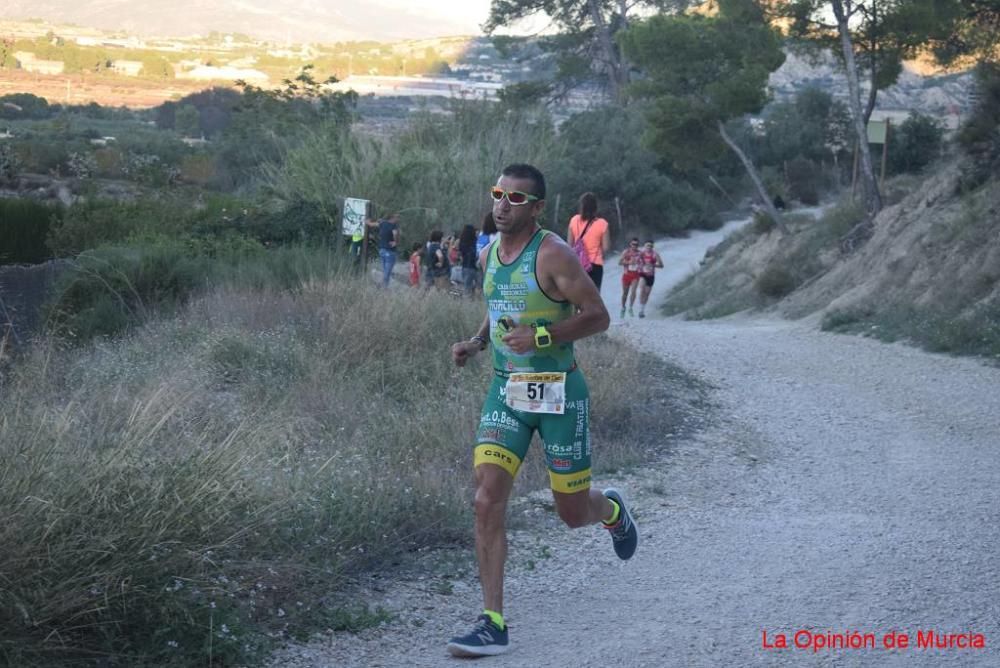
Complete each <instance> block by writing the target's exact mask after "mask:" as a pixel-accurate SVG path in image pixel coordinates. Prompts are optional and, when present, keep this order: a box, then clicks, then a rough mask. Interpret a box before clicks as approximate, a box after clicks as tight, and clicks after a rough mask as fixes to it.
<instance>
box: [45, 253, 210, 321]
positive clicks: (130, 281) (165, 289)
mask: <svg viewBox="0 0 1000 668" xmlns="http://www.w3.org/2000/svg"><path fill="white" fill-rule="evenodd" d="M213 271H214V268H213V267H212V266H211V264H210V262H209V260H208V258H205V257H199V256H192V255H191V254H190V253H189V252H188V249H187V248H186V247H185V246H184V245H182V244H180V243H177V242H172V243H171V242H164V243H158V244H155V245H146V246H129V247H125V246H107V247H103V248H100V249H97V250H93V251H88V252H86V253H83V254H81V255H80V256H79V257H77V259H76V260H75V262H74V263H73V264H72V265H71V267H70V269H69V270H68V271H66V272H65V273H64V274H62V275H61V276H60V278H59V280H58V281H57V283H56V286H55V288H54V290H53V293H54V296H53V297H52V299H51V300H50V301H49V303H48V304H47V305H46V307H45V311H46V315H47V319H48V322H49V326H50V327H51V328H52V329H53V330H54V331H56V332H58V333H60V334H62V335H64V336H66V337H69V338H73V339H78V340H88V339H91V338H93V337H95V336H108V335H114V334H118V333H120V332H121V331H123V330H125V329H126V328H129V327H132V326H135V325H138V324H140V323H142V322H144V321H145V320H146V319H147V318H149V317H150V316H151V315H153V314H155V313H156V312H158V311H161V310H163V309H169V308H173V307H175V306H178V305H180V304H182V303H183V302H184V301H186V300H187V298H188V297H190V296H191V295H192V293H193V292H194V291H195V289H197V288H198V287H201V286H203V285H204V284H205V283H206V281H207V279H208V277H209V276H210V274H211V273H212V272H213Z"/></svg>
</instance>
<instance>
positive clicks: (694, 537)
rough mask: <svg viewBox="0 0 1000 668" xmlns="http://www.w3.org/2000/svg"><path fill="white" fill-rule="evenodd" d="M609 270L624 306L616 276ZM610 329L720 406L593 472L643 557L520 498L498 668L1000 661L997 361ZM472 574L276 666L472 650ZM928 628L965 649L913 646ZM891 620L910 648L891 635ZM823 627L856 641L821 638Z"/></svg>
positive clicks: (875, 346)
mask: <svg viewBox="0 0 1000 668" xmlns="http://www.w3.org/2000/svg"><path fill="white" fill-rule="evenodd" d="M669 243H670V242H667V245H668V246H669ZM689 245H690V247H691V248H692V250H691V251H690V252H691V253H695V252H697V249H696V248H695V246H697V244H694V243H691V244H689ZM702 252H703V249H702ZM689 259H690V258H689ZM665 276H666V274H664V277H665ZM678 278H679V277H678ZM605 280H606V287H605V295H606V298H607V301H608V302H609V307H611V308H614V315H615V316H617V308H615V304H616V301H615V298H614V297H615V295H616V293H617V276H616V274H615V272H614V271H609V272H608V276H607V277H606V279H605ZM671 280H673V279H671ZM667 282H668V280H666V279H665V280H663V281H662V283H661V282H660V281H658V282H657V285H656V288H655V289H654V300H655V298H657V297H659V296H662V295H663V294H664V292H665V288H666V285H665V284H666V283H667ZM609 293H610V298H608V296H609ZM654 313H655V309H654ZM616 320H617V319H616ZM612 332H613V335H614V336H621V337H624V338H626V339H629V340H631V341H633V342H635V343H636V344H637V345H639V346H640V347H642V348H644V349H645V350H648V351H649V353H650V354H651V355H652V354H655V355H660V356H663V357H664V358H666V359H668V360H670V361H672V362H674V363H676V364H678V365H681V366H682V367H684V368H686V369H687V370H689V371H690V372H692V373H694V374H695V375H697V376H699V377H701V378H702V379H704V380H705V381H707V382H708V383H710V384H712V385H713V386H714V387H715V391H714V397H713V401H714V402H715V404H716V409H717V410H716V412H717V415H718V416H719V418H718V419H717V420H716V422H715V425H714V426H713V427H711V428H710V429H708V430H707V431H703V432H702V433H700V434H699V435H698V436H697V437H696V438H694V439H690V440H688V441H686V442H683V443H681V444H679V445H677V446H676V447H675V448H674V449H673V450H672V451H671V452H670V453H668V454H667V455H665V456H664V457H662V458H661V459H659V460H658V461H656V462H653V463H651V464H650V466H649V467H646V468H644V469H643V470H639V471H635V472H633V473H631V474H629V475H626V476H624V477H618V478H613V479H605V480H601V481H599V484H615V485H616V486H619V487H620V488H622V489H624V490H626V492H627V493H629V494H630V496H631V497H632V498H633V499H634V502H635V505H636V509H637V513H638V522H639V525H640V529H641V531H642V542H641V543H640V546H639V551H638V553H637V554H636V556H635V557H634V558H633V559H632V560H631V561H629V562H625V563H622V562H619V561H618V560H617V559H616V558H615V557H614V554H613V552H612V550H611V546H610V544H609V541H608V537H607V536H606V535H604V533H603V532H602V531H601V530H600V529H596V528H595V529H583V530H579V531H575V532H571V531H569V530H565V529H561V528H559V527H558V525H556V524H554V523H552V522H551V519H550V518H551V514H550V513H546V512H539V506H540V505H541V504H543V503H544V502H543V499H544V495H541V496H538V497H532V499H529V500H528V501H527V502H526V503H524V504H522V505H521V506H519V507H518V508H517V509H516V512H519V513H525V514H527V515H528V516H530V517H538V518H539V519H538V523H539V524H538V526H539V527H541V528H542V531H537V530H536V531H534V532H520V533H518V534H517V535H516V536H515V537H514V539H513V541H512V542H513V545H512V550H511V554H510V567H509V569H508V586H507V597H506V598H507V601H508V606H507V617H508V619H509V621H510V625H511V642H512V645H513V649H512V650H511V652H510V653H509V654H507V655H504V656H501V657H496V658H490V659H483V660H481V661H482V662H483V663H489V664H490V665H491V666H498V667H499V666H503V667H504V668H508V667H528V666H531V667H535V666H608V665H614V666H649V667H653V666H656V667H660V666H685V667H687V666H706V667H708V666H711V667H717V666H996V665H1000V554H998V550H997V545H998V543H1000V541H998V539H1000V528H998V522H997V519H998V512H997V511H998V508H1000V503H998V501H1000V498H998V497H1000V492H998V490H1000V369H998V368H995V367H988V366H985V365H983V364H981V363H980V362H977V361H974V360H969V359H953V358H948V357H943V356H938V355H930V354H927V353H923V352H920V351H918V350H915V349H913V348H908V347H905V346H902V345H886V344H882V343H879V342H876V341H872V340H867V339H863V338H857V337H848V336H838V335H832V334H824V333H821V332H818V331H816V330H815V328H814V327H812V326H811V325H810V324H809V323H793V322H787V321H779V320H771V319H766V318H748V317H735V318H728V319H724V320H719V321H707V322H685V321H683V320H678V319H675V318H670V319H663V318H657V317H652V318H647V319H645V320H638V319H632V318H629V319H626V320H625V321H616V324H615V325H613V327H612ZM664 429H665V431H666V430H669V429H670V425H664ZM473 574H474V571H469V572H468V573H467V574H466V576H464V577H463V578H459V579H458V580H455V581H454V586H453V587H452V589H451V590H450V591H448V592H446V593H445V592H440V591H438V592H433V591H430V589H429V588H428V587H427V586H421V585H420V583H409V584H407V585H406V586H400V587H395V588H394V590H393V591H392V592H391V593H387V594H386V601H387V602H389V603H393V604H395V605H396V609H397V610H399V611H400V613H401V614H400V617H399V619H398V621H396V622H395V623H393V624H391V625H390V626H389V627H388V628H387V629H384V630H380V631H377V632H369V633H366V634H363V635H362V636H360V637H357V636H351V635H347V634H333V635H331V636H327V637H323V638H317V639H316V640H315V641H314V642H313V643H311V644H310V645H308V646H296V647H292V648H289V649H288V650H287V651H285V652H284V653H282V654H280V655H278V657H276V663H275V664H274V665H283V666H398V665H408V666H454V665H459V662H460V660H457V659H452V658H450V657H449V656H448V655H447V654H446V652H445V650H444V643H445V641H446V640H447V638H448V637H449V636H450V635H452V634H454V633H457V632H464V631H466V630H467V627H468V625H469V622H470V621H471V620H472V618H473V617H474V616H475V614H477V613H478V608H477V603H478V596H479V590H478V586H477V585H476V583H475V581H474V577H473ZM425 584H426V583H425ZM929 631H932V632H934V634H936V635H937V634H940V635H943V636H945V637H946V640H945V642H947V643H950V644H951V646H950V647H946V648H937V646H936V645H937V643H936V641H937V638H936V637H935V638H934V639H932V641H931V645H932V647H930V648H927V647H920V646H918V643H923V644H926V643H927V640H928V635H927V632H929ZM765 632H766V634H767V640H766V641H765V637H764V634H765ZM853 632H857V635H853ZM890 632H897V635H896V636H895V637H898V634H899V633H905V634H906V635H907V636H908V640H909V646H908V647H906V648H905V649H899V648H896V649H886V648H885V645H884V643H885V641H886V635H887V634H889V633H890ZM918 632H920V635H919V637H918ZM828 634H833V635H828ZM869 634H870V636H869ZM781 637H783V638H784V639H785V641H786V642H787V644H788V645H789V648H788V649H778V648H777V645H779V644H780V642H781ZM817 638H822V642H824V643H825V644H826V645H831V644H835V643H841V644H844V645H847V647H846V648H838V649H830V648H829V647H824V648H819V649H818V650H817V651H814V648H815V646H816V645H817V644H818V643H819V642H820V640H817ZM869 638H870V642H871V643H872V644H873V645H874V647H873V648H872V647H868V646H867V645H868V643H869ZM980 639H981V641H982V642H983V643H984V644H985V647H984V648H981V649H980V648H970V647H969V646H970V645H972V644H977V643H978V642H979V641H980ZM797 643H798V644H806V645H807V647H802V648H797V647H796V646H795V645H796V644H797ZM852 644H860V646H859V647H857V648H851V645H852ZM765 645H771V646H772V647H771V648H768V647H766V646H765Z"/></svg>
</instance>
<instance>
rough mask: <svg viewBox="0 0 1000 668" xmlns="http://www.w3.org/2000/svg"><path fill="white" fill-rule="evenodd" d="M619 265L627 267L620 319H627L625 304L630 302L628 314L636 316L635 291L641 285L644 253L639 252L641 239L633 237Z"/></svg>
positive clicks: (623, 275)
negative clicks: (640, 270) (640, 273)
mask: <svg viewBox="0 0 1000 668" xmlns="http://www.w3.org/2000/svg"><path fill="white" fill-rule="evenodd" d="M618 264H620V265H621V266H623V267H625V272H624V273H623V274H622V312H621V314H620V315H619V317H621V318H624V317H625V302H626V301H628V302H629V303H628V314H629V315H635V313H633V312H632V307H633V305H635V291H636V286H637V285H638V284H639V269H640V268H641V267H642V253H641V252H640V251H639V238H638V237H632V239H631V240H630V241H629V242H628V248H626V249H625V251H624V252H623V253H622V256H621V259H619V260H618Z"/></svg>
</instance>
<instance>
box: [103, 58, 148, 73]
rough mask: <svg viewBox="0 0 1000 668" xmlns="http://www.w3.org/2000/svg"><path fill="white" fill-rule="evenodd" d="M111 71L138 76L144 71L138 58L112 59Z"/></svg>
mask: <svg viewBox="0 0 1000 668" xmlns="http://www.w3.org/2000/svg"><path fill="white" fill-rule="evenodd" d="M111 71H112V72H114V73H115V74H124V75H125V76H127V77H137V76H139V74H140V73H141V72H142V62H141V61H138V60H112V61H111Z"/></svg>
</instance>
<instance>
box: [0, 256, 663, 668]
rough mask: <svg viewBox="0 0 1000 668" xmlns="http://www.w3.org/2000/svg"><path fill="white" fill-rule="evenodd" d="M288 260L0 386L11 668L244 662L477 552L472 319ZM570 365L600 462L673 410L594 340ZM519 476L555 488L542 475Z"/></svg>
mask: <svg viewBox="0 0 1000 668" xmlns="http://www.w3.org/2000/svg"><path fill="white" fill-rule="evenodd" d="M289 252H291V251H289ZM290 259H293V260H294V261H289V262H288V263H287V267H288V269H289V270H293V268H294V271H295V272H297V273H296V274H295V280H286V277H284V276H281V272H272V273H268V272H266V271H258V272H252V271H249V268H248V267H243V269H244V272H243V273H241V272H240V271H238V270H237V271H235V273H233V274H231V275H229V276H228V277H227V278H225V279H222V280H215V281H213V284H212V285H211V286H209V287H206V288H205V289H203V290H201V291H199V292H198V294H197V295H195V296H193V297H192V298H191V299H189V300H187V302H186V303H184V304H183V305H181V306H178V307H176V308H175V309H174V310H173V311H171V312H170V314H169V316H161V315H156V314H149V317H147V318H145V319H144V320H143V321H142V323H141V324H139V325H136V326H133V327H132V328H131V329H129V334H128V335H126V336H121V337H118V338H107V337H98V338H95V339H92V341H91V342H89V343H83V344H79V345H76V346H69V347H67V346H66V345H65V344H64V343H63V342H62V341H64V340H65V339H62V340H61V339H54V338H52V339H43V340H40V341H38V342H37V343H36V344H35V345H34V346H33V347H32V348H31V349H30V350H28V351H26V352H24V353H23V356H22V357H21V358H20V359H18V360H17V363H16V364H15V365H13V367H7V368H6V369H5V372H4V375H3V379H2V383H0V450H2V452H0V456H2V457H0V459H2V461H3V462H4V464H3V466H2V467H0V478H2V481H3V484H2V485H0V518H2V522H0V527H2V528H0V544H3V545H4V546H5V547H4V549H3V550H0V572H2V573H3V574H4V580H3V585H2V586H0V611H2V612H0V623H2V625H3V628H4V629H5V633H4V637H3V638H2V639H0V657H2V658H3V663H5V664H9V665H48V664H51V663H58V662H65V661H71V660H85V659H89V660H94V659H97V658H100V657H108V658H110V659H111V660H112V664H113V665H130V666H134V665H191V664H192V663H196V662H201V661H206V660H207V661H209V662H210V663H211V662H215V663H219V664H225V665H232V664H234V663H238V662H251V663H253V662H255V659H254V657H258V658H259V656H260V654H259V653H260V652H262V651H264V650H265V649H266V648H267V646H268V643H269V642H270V641H271V640H273V639H280V638H284V637H287V636H288V635H289V634H293V635H300V634H306V633H308V632H309V631H310V630H314V629H324V628H328V627H330V626H331V625H332V624H334V621H331V620H338V619H339V620H340V622H338V623H342V624H344V625H348V626H350V624H362V625H363V622H364V619H369V622H372V623H377V622H378V621H379V620H380V619H383V618H384V616H385V614H388V613H384V614H383V613H377V612H376V611H374V610H367V611H361V610H359V609H358V608H357V606H356V605H355V604H354V603H353V602H350V601H347V600H345V599H343V598H342V597H341V598H338V592H339V591H341V589H342V586H343V585H344V583H345V582H346V579H347V578H348V577H349V576H351V575H352V574H356V573H358V572H359V571H361V570H367V569H374V568H380V567H385V566H387V565H390V564H392V563H398V562H399V560H400V559H401V558H404V557H405V554H406V553H407V552H409V551H413V550H418V549H421V548H425V547H428V546H443V545H449V544H463V545H467V544H468V541H469V522H470V517H471V511H470V502H471V499H470V489H471V482H472V473H471V458H470V448H469V439H470V438H471V435H472V434H473V433H474V430H475V426H476V424H477V422H478V414H479V407H480V401H481V396H482V391H483V390H484V388H485V385H486V384H487V383H488V382H489V373H490V365H489V364H488V363H483V362H480V363H476V364H475V365H473V366H472V368H470V369H466V370H457V369H456V368H454V366H453V365H452V364H451V361H450V355H449V344H450V342H451V341H455V340H461V339H463V338H466V337H467V336H468V333H469V332H470V331H473V330H474V329H475V327H476V326H477V325H478V322H479V321H480V318H481V317H482V310H481V305H479V304H478V303H474V302H467V301H460V300H454V299H451V298H448V297H445V296H438V295H435V294H431V295H427V296H424V295H420V294H418V293H416V292H412V293H411V292H410V291H409V290H396V291H390V292H388V293H386V292H382V291H378V290H376V289H374V288H371V287H370V286H369V285H368V283H367V282H365V281H363V280H360V279H354V278H351V277H349V276H347V275H345V274H344V273H341V272H340V270H338V269H337V268H336V267H332V266H330V265H323V264H322V263H321V262H317V263H316V264H319V265H322V266H321V267H319V268H317V269H316V270H315V271H313V272H311V273H310V272H307V270H306V269H305V268H304V266H308V265H309V258H308V257H307V256H305V255H304V254H300V255H296V256H294V258H290ZM121 281H122V283H121V286H122V287H125V288H127V289H128V292H132V293H136V292H138V291H139V287H138V286H135V285H131V286H130V285H129V283H127V282H125V277H122V278H121ZM80 289H81V290H83V289H87V290H93V291H99V288H98V287H97V285H96V283H94V284H89V285H88V286H86V287H83V286H81V287H80ZM121 296H122V297H123V298H127V297H128V294H127V293H126V294H122V295H121ZM170 302H171V303H172V302H173V300H172V299H171V300H170ZM112 317H113V316H106V318H105V319H111V318H112ZM100 321H101V319H100V318H97V317H96V316H95V317H94V318H92V319H90V320H87V322H91V323H99V322H100ZM91 326H92V327H96V326H98V325H97V324H92V325H91ZM580 358H581V363H582V364H583V365H584V366H585V367H586V368H588V369H591V370H593V373H592V374H591V385H592V392H593V395H594V397H595V402H596V405H597V406H599V408H598V413H597V414H595V427H596V432H595V438H596V439H598V440H599V441H600V442H601V443H602V447H601V453H602V454H601V457H600V459H599V461H598V463H597V466H598V467H599V470H606V469H609V468H620V467H622V466H627V465H631V464H633V463H635V461H637V459H638V458H639V457H640V456H641V455H642V453H644V452H645V448H647V447H650V446H651V445H652V444H653V443H654V442H655V441H656V438H655V435H656V434H657V433H658V430H657V429H656V425H657V424H658V421H659V419H660V417H661V416H662V414H663V412H665V411H666V412H669V411H671V410H674V409H675V406H674V405H673V404H671V405H670V406H667V405H664V404H662V403H661V402H660V399H659V396H660V393H661V392H662V391H663V390H662V388H658V387H657V386H656V385H655V384H651V383H648V382H644V383H638V384H637V383H635V379H636V378H639V377H640V376H642V377H646V376H647V375H648V360H644V359H642V357H641V356H640V354H639V353H638V352H636V351H633V350H630V349H627V348H624V347H623V346H621V345H619V344H616V343H614V342H612V341H611V340H610V339H607V338H606V337H599V338H598V339H596V340H594V341H592V342H589V343H587V344H586V345H583V346H581V352H580ZM625 385H629V386H635V387H637V388H638V389H637V390H636V392H638V394H636V393H635V392H632V393H629V395H627V396H626V395H624V394H622V393H620V392H618V391H617V389H616V388H620V387H622V386H625ZM664 396H669V393H664ZM642 406H648V407H650V408H648V409H643V408H641V407H642ZM654 406H655V407H656V410H655V411H654V410H653V407H654ZM536 454H537V453H536ZM533 459H539V460H540V458H535V457H533ZM525 475H526V477H525V480H523V481H522V484H523V485H526V486H528V487H529V488H534V487H537V486H542V485H544V484H545V482H544V481H545V475H544V471H543V467H541V466H540V462H534V463H532V464H531V465H530V466H528V467H527V468H526V472H525ZM366 615H367V617H366ZM359 616H360V617H362V618H363V619H357V618H358V617H359ZM352 620H353V621H352Z"/></svg>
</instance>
